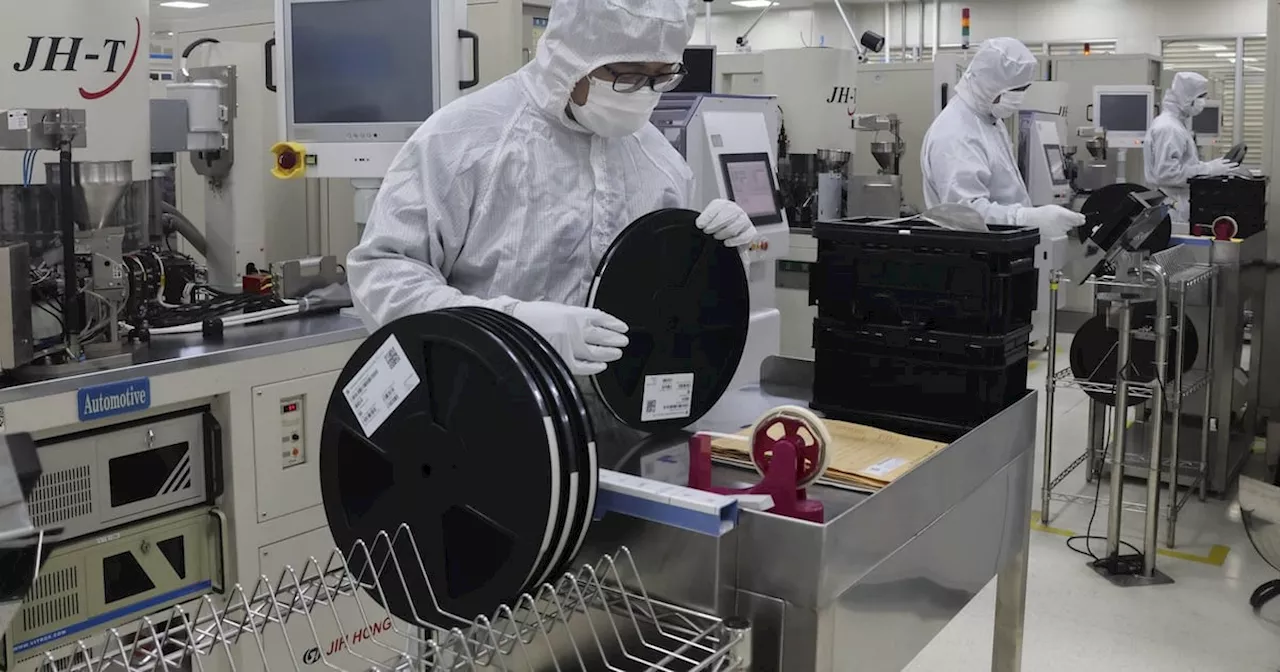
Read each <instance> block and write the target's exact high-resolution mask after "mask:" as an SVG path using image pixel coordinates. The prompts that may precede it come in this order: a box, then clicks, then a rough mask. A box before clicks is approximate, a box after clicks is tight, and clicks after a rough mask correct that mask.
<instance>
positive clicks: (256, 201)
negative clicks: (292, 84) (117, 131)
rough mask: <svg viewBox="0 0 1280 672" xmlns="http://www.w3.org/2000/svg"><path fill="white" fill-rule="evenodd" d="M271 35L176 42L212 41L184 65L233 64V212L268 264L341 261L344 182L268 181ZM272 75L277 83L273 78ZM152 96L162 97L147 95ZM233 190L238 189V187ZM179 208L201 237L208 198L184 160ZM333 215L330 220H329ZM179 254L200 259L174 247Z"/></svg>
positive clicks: (201, 34)
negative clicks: (317, 258) (320, 258)
mask: <svg viewBox="0 0 1280 672" xmlns="http://www.w3.org/2000/svg"><path fill="white" fill-rule="evenodd" d="M274 35H275V25H274V24H272V23H253V24H247V25H239V26H231V27H216V28H201V29H193V30H189V31H184V32H180V33H178V34H177V35H176V36H175V40H176V45H177V52H178V53H179V54H180V53H182V51H183V50H184V49H185V48H186V47H187V46H188V45H190V44H192V43H193V42H195V41H196V40H201V39H204V38H210V39H215V40H218V41H219V44H214V45H206V46H201V47H197V48H196V49H195V50H194V51H193V52H192V53H191V57H190V59H189V66H190V67H198V66H205V65H234V66H235V68H236V73H237V81H238V85H237V91H236V97H237V100H239V101H240V105H239V106H238V109H237V110H236V116H235V129H236V137H237V139H238V146H239V148H240V151H239V152H238V153H237V160H236V164H235V165H234V166H233V167H232V171H233V179H234V181H235V183H236V184H237V185H238V186H237V191H236V194H235V198H236V200H237V201H238V203H237V212H238V213H239V215H240V216H242V217H245V218H247V221H246V226H248V227H250V228H252V229H256V230H257V232H258V233H259V234H260V235H261V236H262V243H263V245H265V251H264V252H263V255H262V256H263V257H265V258H266V259H293V258H299V257H306V256H314V255H321V254H333V255H336V256H337V257H338V258H339V259H345V258H346V256H347V252H349V251H350V250H351V248H353V247H355V245H356V242H358V241H357V237H356V231H355V228H354V227H353V226H351V221H350V220H351V211H352V201H353V199H354V196H355V191H354V189H353V188H352V187H351V183H350V182H349V181H347V180H277V179H275V178H273V177H271V172H270V171H271V164H270V155H269V153H268V152H267V150H268V149H269V148H270V147H271V145H272V144H273V143H275V141H276V140H278V139H279V137H278V133H279V112H278V105H279V93H277V92H274V91H269V90H268V89H267V79H266V73H267V63H266V58H265V54H266V53H268V52H267V50H266V48H265V45H266V44H267V43H268V41H269V40H271V39H272V38H273V37H274ZM278 73H279V71H278V70H276V72H275V77H276V79H278V78H279V74H278ZM152 97H153V98H163V97H165V96H164V94H163V92H162V90H161V91H159V92H157V91H156V90H154V89H153V92H152ZM239 185H244V188H242V187H241V186H239ZM176 187H177V206H178V209H179V210H181V211H182V212H183V214H185V215H186V216H187V217H188V218H189V219H190V220H191V221H192V223H194V224H195V225H196V228H197V229H199V230H200V231H201V232H202V233H204V232H206V231H207V230H208V224H207V222H206V221H205V220H206V218H205V208H206V201H208V200H210V199H212V198H213V195H212V194H211V193H210V189H209V184H208V182H207V181H206V180H205V178H204V177H203V176H201V175H199V174H197V173H196V171H195V169H194V168H193V167H192V166H191V162H190V161H188V160H186V157H185V156H179V157H178V170H177V185H176ZM330 213H332V215H331V214H330ZM180 242H181V244H182V245H184V246H186V249H182V250H181V251H183V252H186V253H187V254H192V255H195V256H197V257H198V256H199V255H198V254H196V253H195V251H194V250H191V249H189V247H190V246H189V245H187V243H186V242H185V241H180Z"/></svg>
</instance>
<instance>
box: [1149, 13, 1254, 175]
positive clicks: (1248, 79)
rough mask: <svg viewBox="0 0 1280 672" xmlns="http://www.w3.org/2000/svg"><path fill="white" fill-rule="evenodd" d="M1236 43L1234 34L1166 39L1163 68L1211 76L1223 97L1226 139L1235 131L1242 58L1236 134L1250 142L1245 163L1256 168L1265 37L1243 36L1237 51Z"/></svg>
mask: <svg viewBox="0 0 1280 672" xmlns="http://www.w3.org/2000/svg"><path fill="white" fill-rule="evenodd" d="M1236 46H1237V45H1236V40H1235V38H1225V39H1224V38H1214V39H1186V40H1166V41H1165V42H1164V45H1163V60H1164V69H1165V70H1169V71H1174V72H1177V71H1181V70H1192V71H1195V72H1199V73H1201V74H1203V75H1205V76H1206V77H1208V78H1209V79H1210V80H1212V88H1213V89H1215V90H1217V91H1218V94H1217V95H1218V96H1219V97H1220V98H1221V100H1222V136H1223V137H1224V138H1228V139H1229V138H1233V137H1235V135H1236V129H1235V109H1236V100H1235V99H1236V59H1243V69H1244V79H1243V86H1242V87H1241V88H1242V91H1243V97H1242V98H1241V102H1242V105H1241V108H1242V124H1241V128H1240V133H1239V138H1240V142H1244V143H1246V144H1248V145H1249V155H1248V158H1247V159H1245V163H1246V164H1247V165H1250V166H1251V167H1255V168H1256V167H1259V166H1260V165H1261V162H1262V155H1263V151H1264V146H1263V143H1264V142H1265V137H1264V136H1265V134H1264V133H1263V127H1264V125H1265V115H1266V112H1265V106H1266V74H1267V73H1266V65H1267V39H1266V38H1265V37H1249V38H1245V39H1244V49H1243V53H1237V50H1236Z"/></svg>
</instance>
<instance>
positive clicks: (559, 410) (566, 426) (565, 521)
mask: <svg viewBox="0 0 1280 672" xmlns="http://www.w3.org/2000/svg"><path fill="white" fill-rule="evenodd" d="M585 408H586V407H585V405H584V403H583V400H582V397H581V393H580V391H579V390H578V388H577V386H576V385H575V384H574V381H573V378H572V376H571V375H570V374H569V371H568V369H567V368H566V367H565V365H564V362H563V361H562V360H561V359H560V358H559V357H558V356H557V355H556V354H555V352H554V351H553V350H552V349H551V347H550V345H548V344H547V343H546V341H545V340H543V339H542V337H540V336H539V335H538V334H536V333H534V332H533V331H532V330H531V329H529V328H528V327H527V326H526V325H525V324H524V323H522V322H520V321H519V320H516V319H515V318H513V317H511V316H509V315H506V314H505V313H500V312H496V311H491V310H487V309H483V308H458V309H450V310H442V311H437V312H432V313H426V314H422V315H415V316H412V317H407V318H404V319H401V320H397V321H396V322H393V323H392V324H390V325H388V326H386V327H384V328H383V329H381V330H379V331H378V332H377V333H375V334H374V335H373V336H371V337H370V338H369V339H368V340H366V341H365V343H364V344H363V345H361V346H360V348H359V349H358V350H357V351H356V353H355V355H354V356H353V357H352V358H351V360H350V361H349V362H348V363H347V366H346V368H344V369H343V371H342V375H341V376H340V377H339V378H338V383H337V385H336V387H335V390H334V393H333V396H332V397H331V399H330V401H329V406H328V409H327V411H326V414H325V424H324V431H323V436H322V439H321V442H322V443H321V452H320V479H321V489H322V493H323V497H324V505H325V515H326V516H327V518H328V521H329V527H330V530H331V531H332V532H333V537H334V541H335V542H336V543H337V545H338V548H340V549H341V550H343V551H344V552H346V553H347V554H348V555H347V564H348V566H349V567H350V569H351V572H352V575H353V578H355V579H356V580H357V581H360V582H361V583H363V584H364V585H366V586H370V585H372V584H374V583H375V582H374V580H373V579H374V577H375V575H376V577H377V581H376V585H377V588H370V589H369V590H368V592H369V593H370V595H371V596H372V597H373V598H374V599H376V600H377V601H378V602H379V603H381V604H383V605H384V606H386V607H387V609H388V610H389V611H390V612H391V613H393V614H395V615H396V616H397V617H399V618H401V619H404V620H406V621H409V622H418V621H422V620H425V621H428V622H431V623H436V624H449V623H456V624H465V623H466V622H468V621H470V620H472V619H474V618H475V617H477V616H482V615H483V616H491V615H492V614H493V613H494V610H495V609H497V608H498V607H499V606H501V605H503V604H510V603H511V602H512V601H513V600H514V599H516V598H517V597H518V596H519V595H520V594H521V593H522V592H525V591H531V590H535V589H536V588H537V587H538V586H540V585H541V584H542V583H544V582H547V581H551V580H554V578H555V577H557V576H558V575H559V574H560V573H561V572H563V571H564V570H565V568H566V566H567V565H568V563H569V562H570V561H571V560H572V559H573V557H574V556H575V555H576V554H577V552H578V550H579V549H580V547H581V545H582V542H583V540H584V539H585V538H586V533H587V527H588V525H589V522H590V516H591V513H592V510H593V509H594V507H595V496H596V486H597V470H596V448H595V443H594V430H593V428H592V426H591V420H590V418H589V417H588V415H587V412H586V410H585ZM379 588H380V589H379Z"/></svg>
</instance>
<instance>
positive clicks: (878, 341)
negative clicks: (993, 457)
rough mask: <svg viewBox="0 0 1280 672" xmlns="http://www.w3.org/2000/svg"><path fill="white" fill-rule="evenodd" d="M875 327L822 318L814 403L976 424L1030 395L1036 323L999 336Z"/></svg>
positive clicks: (816, 329) (826, 408)
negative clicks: (1032, 335)
mask: <svg viewBox="0 0 1280 672" xmlns="http://www.w3.org/2000/svg"><path fill="white" fill-rule="evenodd" d="M868 331H873V330H849V329H842V328H835V327H832V326H830V323H829V322H825V321H823V320H821V319H819V320H818V321H817V323H815V325H814V334H813V345H814V382H813V405H814V408H817V409H820V410H823V411H831V410H833V409H835V410H839V409H847V410H849V411H855V412H861V413H874V414H890V415H906V416H918V417H927V418H929V419H931V420H934V421H936V422H940V423H950V424H955V425H961V426H976V425H977V424H979V423H982V422H985V421H986V420H987V419H988V418H990V417H991V416H993V415H995V414H996V413H999V412H1000V411H1002V410H1004V409H1005V408H1006V407H1008V406H1009V405H1010V404H1012V403H1013V402H1015V401H1017V400H1018V399H1020V398H1022V396H1023V395H1024V394H1025V393H1026V389H1027V360H1028V351H1027V345H1028V339H1029V337H1030V333H1031V329H1030V327H1024V328H1020V329H1018V330H1016V331H1014V332H1011V333H1009V334H1006V335H1004V336H993V337H975V336H972V335H966V334H953V333H945V332H933V333H929V334H916V335H911V334H909V333H895V334H892V335H891V336H885V335H883V334H882V335H880V336H877V335H874V334H870V335H869V334H868V333H867V332H868ZM885 333H887V332H885ZM900 337H901V338H905V339H906V343H905V344H901V345H895V344H894V343H895V342H897V339H899V338H900ZM921 339H923V340H921Z"/></svg>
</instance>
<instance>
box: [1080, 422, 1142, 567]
mask: <svg viewBox="0 0 1280 672" xmlns="http://www.w3.org/2000/svg"><path fill="white" fill-rule="evenodd" d="M1111 412H1112V413H1119V412H1120V409H1118V408H1117V409H1113V410H1112V411H1111ZM1102 420H1103V422H1104V423H1106V425H1105V427H1106V431H1105V433H1104V434H1103V436H1102V459H1101V460H1099V464H1100V465H1101V464H1106V462H1107V454H1108V453H1109V452H1110V451H1111V423H1110V422H1107V416H1106V414H1105V413H1104V414H1103V416H1102ZM1089 468H1090V469H1092V468H1093V465H1089ZM1111 477H1112V478H1116V477H1117V476H1116V474H1115V472H1114V471H1113V472H1112V473H1111ZM1101 498H1102V469H1101V467H1099V469H1098V473H1097V474H1096V475H1095V476H1094V491H1093V512H1092V513H1090V514H1089V525H1088V526H1087V527H1086V528H1085V531H1084V534H1077V535H1075V536H1073V537H1068V538H1067V548H1069V549H1071V550H1073V551H1075V552H1076V553H1079V554H1080V555H1083V556H1085V557H1088V558H1092V559H1093V560H1094V561H1095V562H1098V561H1101V560H1102V558H1099V557H1098V556H1097V555H1096V554H1095V553H1094V552H1093V549H1092V548H1090V547H1089V542H1091V541H1093V540H1094V539H1100V540H1102V541H1106V540H1107V538H1106V537H1098V536H1094V534H1093V522H1094V521H1095V520H1097V517H1098V504H1099V500H1100V499H1101ZM1110 505H1111V506H1116V505H1117V504H1116V503H1115V502H1111V503H1110ZM1120 505H1121V506H1122V505H1123V503H1121V504H1120ZM1081 539H1083V540H1084V549H1085V550H1083V551H1082V550H1080V549H1078V548H1076V547H1075V546H1072V545H1071V542H1073V541H1079V540H1081ZM1120 543H1121V545H1123V546H1125V547H1127V548H1129V549H1130V550H1132V551H1133V552H1134V553H1137V554H1138V555H1142V552H1141V551H1139V550H1138V549H1137V548H1136V547H1135V546H1134V545H1133V544H1131V543H1129V542H1127V541H1125V540H1123V539H1121V540H1120Z"/></svg>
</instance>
